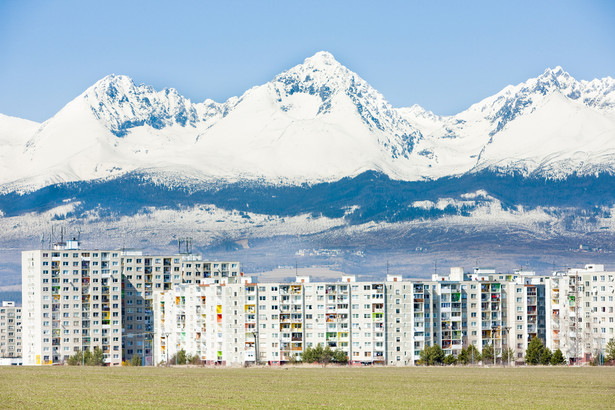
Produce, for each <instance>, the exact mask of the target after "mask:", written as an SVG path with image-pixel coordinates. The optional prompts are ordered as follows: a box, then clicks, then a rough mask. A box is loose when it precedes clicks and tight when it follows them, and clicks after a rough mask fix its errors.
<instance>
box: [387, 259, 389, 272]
mask: <svg viewBox="0 0 615 410" xmlns="http://www.w3.org/2000/svg"><path fill="white" fill-rule="evenodd" d="M388 274H389V260H388V259H387V275H388Z"/></svg>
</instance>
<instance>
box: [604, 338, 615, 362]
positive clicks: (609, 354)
mask: <svg viewBox="0 0 615 410" xmlns="http://www.w3.org/2000/svg"><path fill="white" fill-rule="evenodd" d="M605 350H606V361H607V362H610V361H611V360H615V339H611V340H609V342H608V343H607V344H606V347H605Z"/></svg>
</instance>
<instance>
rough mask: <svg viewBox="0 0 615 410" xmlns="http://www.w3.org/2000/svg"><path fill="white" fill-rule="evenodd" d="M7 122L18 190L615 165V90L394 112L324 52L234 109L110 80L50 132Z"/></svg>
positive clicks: (604, 87) (566, 170) (563, 78)
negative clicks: (119, 180)
mask: <svg viewBox="0 0 615 410" xmlns="http://www.w3.org/2000/svg"><path fill="white" fill-rule="evenodd" d="M6 118H7V117H4V116H3V117H0V144H1V145H2V147H3V149H2V151H1V153H0V159H1V160H2V164H0V168H1V170H2V172H1V174H0V184H2V190H4V191H7V190H14V189H36V188H37V187H42V186H45V185H48V184H51V183H55V182H66V181H77V180H91V179H97V178H108V177H116V176H119V175H122V174H124V173H126V172H130V171H134V170H139V171H141V172H143V173H147V174H149V175H151V176H152V177H154V178H158V179H160V180H161V181H165V183H173V181H174V180H175V179H177V178H178V176H179V178H181V176H182V175H185V176H189V177H190V178H196V179H207V180H220V179H223V180H227V181H235V180H258V181H266V182H272V183H279V182H284V183H292V184H300V183H304V182H316V181H334V180H338V179H340V178H343V177H346V176H354V175H357V174H359V173H361V172H363V171H366V170H370V169H371V170H377V171H381V172H384V173H386V174H387V175H389V176H390V177H392V178H395V179H403V180H420V179H424V178H430V179H436V178H440V177H443V176H448V175H460V174H464V173H466V172H472V171H474V170H480V169H484V168H492V169H496V170H498V171H501V172H522V173H524V174H530V173H535V174H541V173H544V175H546V176H556V177H562V176H566V175H569V174H571V173H574V172H581V173H593V172H597V171H606V172H612V171H613V166H614V164H615V162H614V161H615V156H614V153H615V80H613V79H612V78H610V77H607V78H604V79H597V80H593V81H577V80H575V79H574V78H572V77H571V76H570V75H569V74H568V73H566V72H564V71H563V70H562V69H561V68H560V67H557V68H555V69H547V70H546V71H545V72H544V73H543V74H542V75H540V76H539V77H537V78H533V79H529V80H528V81H526V82H524V83H521V84H519V85H516V86H508V87H506V88H504V89H503V90H502V91H501V92H499V93H497V94H496V95H494V96H491V97H488V98H486V99H484V100H483V101H480V102H479V103H477V104H474V105H472V106H471V107H469V108H468V109H467V110H465V111H463V112H461V113H459V114H457V115H454V116H447V117H441V116H437V115H435V114H433V113H431V112H428V111H426V110H424V109H423V108H421V107H419V106H416V105H415V106H412V107H410V108H399V109H398V108H393V107H391V105H390V104H389V103H388V102H387V101H386V100H385V98H384V97H383V96H382V95H381V94H380V93H378V92H377V91H376V90H374V89H373V88H372V87H371V86H369V84H367V83H366V82H365V81H364V80H363V79H361V78H360V77H359V76H358V75H357V74H355V73H353V72H352V71H350V70H348V69H347V68H346V67H344V66H343V65H341V64H340V63H339V62H337V61H336V60H335V59H334V57H333V56H332V55H331V54H329V53H327V52H319V53H316V54H315V55H314V56H312V57H310V58H307V59H306V60H305V61H304V62H303V63H302V64H299V65H297V66H295V67H292V68H291V69H289V70H287V71H285V72H283V73H281V74H279V75H278V76H276V77H275V78H274V79H273V80H272V81H271V82H269V83H267V84H264V85H261V86H257V87H254V88H252V89H250V90H248V91H246V92H245V93H244V94H243V95H242V96H241V97H233V98H231V99H229V100H228V101H226V102H224V103H216V102H214V101H212V100H205V101H204V102H202V103H192V102H191V101H190V100H188V99H187V98H184V97H182V96H181V95H179V94H178V93H177V91H175V90H174V89H165V90H162V91H156V90H154V89H153V88H152V87H150V86H146V85H135V83H134V82H133V81H132V80H131V79H130V78H128V77H125V76H116V75H110V76H107V77H105V78H103V79H101V80H100V81H98V82H97V83H96V84H94V85H93V86H92V87H90V88H88V89H87V90H86V91H85V92H84V93H83V94H81V95H80V96H78V97H77V98H75V99H74V100H73V101H71V102H70V103H69V104H67V105H66V106H65V107H64V108H63V109H62V110H60V111H59V112H58V113H57V114H56V115H55V116H54V117H52V118H51V119H49V120H47V121H45V122H44V123H43V124H42V125H40V126H39V124H35V123H30V122H22V123H20V122H19V120H17V122H15V119H13V120H11V121H8V120H6ZM17 129H19V131H17ZM6 135H15V137H14V138H11V139H10V141H8V140H7V137H5V136H6ZM27 136H30V137H29V138H28V139H27V142H25V139H26V137H27ZM19 141H21V142H19Z"/></svg>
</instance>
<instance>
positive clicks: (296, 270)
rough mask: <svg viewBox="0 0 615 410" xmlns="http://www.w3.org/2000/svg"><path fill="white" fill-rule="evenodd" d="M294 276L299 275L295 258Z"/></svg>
mask: <svg viewBox="0 0 615 410" xmlns="http://www.w3.org/2000/svg"><path fill="white" fill-rule="evenodd" d="M295 276H299V266H298V265H297V259H295Z"/></svg>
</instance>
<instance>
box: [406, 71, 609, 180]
mask: <svg viewBox="0 0 615 410" xmlns="http://www.w3.org/2000/svg"><path fill="white" fill-rule="evenodd" d="M403 112H404V114H405V115H406V117H407V118H408V119H409V121H411V122H413V123H416V124H421V126H422V127H420V128H421V130H422V132H423V134H424V136H425V141H426V144H430V145H431V146H430V147H429V148H428V150H429V151H430V152H432V153H433V155H434V156H435V157H436V158H437V159H438V162H439V163H441V162H450V161H453V162H454V163H457V164H458V167H459V168H463V167H464V166H466V167H467V168H466V170H465V171H464V172H467V171H468V170H480V169H484V168H492V169H496V170H498V171H501V172H520V173H523V174H525V175H529V174H530V173H539V174H541V175H543V176H548V177H565V176H566V175H570V174H571V173H575V172H578V173H581V174H586V173H590V174H591V173H595V172H600V171H606V172H612V171H613V167H614V166H615V157H614V156H613V155H612V153H613V152H614V151H615V122H614V120H615V80H613V79H612V78H610V77H607V78H604V79H600V80H593V81H577V80H575V79H574V78H572V77H571V76H570V75H569V74H568V73H566V72H565V71H564V70H562V68H561V67H556V68H555V69H547V70H545V72H544V73H543V74H542V75H540V76H539V77H537V78H532V79H529V80H528V81H526V82H524V83H521V84H518V85H516V86H508V87H506V88H504V89H503V90H502V91H500V92H499V93H497V94H495V95H493V96H491V97H488V98H486V99H484V100H482V101H480V102H479V103H476V104H474V105H472V106H471V107H470V108H468V109H467V110H465V111H463V112H461V113H459V114H457V115H454V116H449V117H437V116H435V115H433V114H432V113H429V112H426V111H425V110H422V109H421V108H420V107H412V108H411V109H404V111H403ZM442 159H445V161H442ZM451 173H453V172H451Z"/></svg>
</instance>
